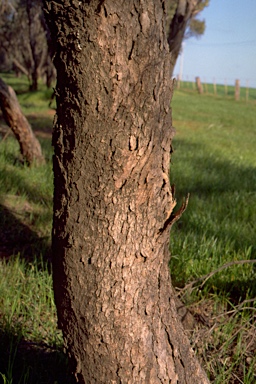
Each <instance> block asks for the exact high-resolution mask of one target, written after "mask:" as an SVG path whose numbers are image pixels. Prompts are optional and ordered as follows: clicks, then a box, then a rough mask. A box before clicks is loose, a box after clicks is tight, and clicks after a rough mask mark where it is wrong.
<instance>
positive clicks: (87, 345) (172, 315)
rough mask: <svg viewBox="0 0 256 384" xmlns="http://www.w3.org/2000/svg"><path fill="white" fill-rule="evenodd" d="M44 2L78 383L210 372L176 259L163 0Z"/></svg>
mask: <svg viewBox="0 0 256 384" xmlns="http://www.w3.org/2000/svg"><path fill="white" fill-rule="evenodd" d="M46 7H47V18H48V22H49V25H50V29H51V32H52V39H53V42H54V44H55V56H54V57H55V59H54V62H55V65H56V68H57V89H56V95H57V96H56V97H57V121H56V124H55V127H54V134H53V144H54V148H55V153H54V159H53V163H54V220H53V279H54V291H55V299H56V305H57V311H58V320H59V326H60V328H61V329H62V331H63V335H64V339H65V342H66V344H67V348H68V351H69V354H70V356H71V358H72V361H73V362H74V370H75V372H76V376H77V378H78V380H79V383H90V384H93V383H97V384H99V383H121V382H123V383H154V384H157V383H164V382H166V383H167V382H168V383H169V382H171V383H177V382H179V383H191V384H192V383H193V384H194V383H200V384H203V383H208V380H207V378H206V376H205V374H204V372H203V370H202V369H201V367H200V365H199V363H198V361H197V359H196V358H195V356H194V353H193V351H192V350H191V348H190V344H189V341H188V339H187V338H186V336H185V334H184V331H183V329H182V326H181V324H180V322H179V320H178V317H177V311H176V306H175V301H174V292H173V290H172V288H171V282H170V271H169V268H168V260H169V251H168V243H169V228H170V226H171V224H172V223H173V222H174V221H175V219H176V218H177V216H179V214H180V213H177V214H174V213H173V209H174V206H175V199H174V194H173V189H172V188H171V186H170V183H169V166H170V152H171V139H172V136H173V128H172V125H171V111H170V98H171V87H172V84H171V78H170V60H169V50H168V45H167V40H166V36H165V27H164V23H165V19H164V9H163V8H164V3H163V2H162V1H161V0H147V1H143V0H141V1H137V0H131V1H120V0H114V1H113V0H103V1H102V0H94V1H89V2H81V1H78V0H72V1H69V0H65V1H64V0H60V1H58V3H56V2H55V1H46ZM182 209H184V207H183V208H182ZM182 209H181V210H182Z"/></svg>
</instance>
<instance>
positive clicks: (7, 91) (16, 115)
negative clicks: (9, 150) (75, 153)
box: [0, 79, 44, 164]
mask: <svg viewBox="0 0 256 384" xmlns="http://www.w3.org/2000/svg"><path fill="white" fill-rule="evenodd" d="M0 107H1V109H2V112H3V116H4V119H5V121H6V123H7V124H8V125H9V127H10V128H11V129H12V131H13V133H14V135H15V137H16V138H17V140H18V142H19V144H20V151H21V154H22V156H23V157H24V160H25V161H26V162H27V163H28V164H32V163H35V162H36V163H42V162H44V157H43V155H42V151H41V146H40V143H39V141H38V140H37V138H36V137H35V135H34V133H33V131H32V129H31V126H30V124H29V122H28V121H27V119H26V117H25V116H24V115H23V113H22V111H21V108H20V105H19V102H18V99H17V97H16V94H15V92H14V90H13V89H12V88H11V87H10V86H8V85H7V84H6V83H5V82H4V81H3V80H2V79H0Z"/></svg>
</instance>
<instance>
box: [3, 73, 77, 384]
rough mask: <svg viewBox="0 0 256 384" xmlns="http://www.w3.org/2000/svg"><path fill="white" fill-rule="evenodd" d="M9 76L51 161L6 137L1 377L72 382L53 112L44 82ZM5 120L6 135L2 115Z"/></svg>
mask: <svg viewBox="0 0 256 384" xmlns="http://www.w3.org/2000/svg"><path fill="white" fill-rule="evenodd" d="M4 79H5V81H7V82H8V83H9V84H11V85H12V86H13V87H14V89H15V90H17V91H18V98H19V101H20V104H21V107H22V109H23V112H24V113H25V114H26V116H27V118H28V120H29V122H30V124H31V125H32V127H33V129H34V130H35V132H36V134H37V136H38V138H39V140H40V143H41V146H42V148H43V152H44V155H45V157H46V164H44V165H41V166H38V167H34V168H33V167H31V168H30V167H28V166H26V165H22V164H21V163H20V161H19V145H18V143H17V141H16V140H15V139H14V138H13V137H12V136H11V135H10V136H8V137H7V138H6V139H5V140H4V141H0V274H1V279H0V383H6V384H20V383H22V384H37V383H38V384H42V383H45V384H53V383H55V384H71V383H73V382H74V380H73V378H72V377H71V376H70V374H69V372H68V364H67V359H66V357H65V355H64V352H63V349H64V347H63V340H62V335H61V333H60V331H59V330H58V329H57V317H56V308H55V304H54V298H53V289H52V274H51V251H50V243H51V227H52V224H51V223H52V196H53V175H52V163H51V157H52V152H53V151H52V147H51V131H52V117H53V113H52V111H51V110H50V109H49V108H48V102H49V100H48V99H47V97H46V93H47V90H46V89H45V88H44V87H42V86H41V87H40V90H39V91H38V92H33V93H31V92H28V84H27V83H26V81H25V80H24V78H21V79H18V81H17V79H16V78H14V77H13V76H8V75H6V76H4ZM28 102H29V104H30V105H29V106H28ZM0 126H1V133H2V136H4V134H5V132H6V130H7V127H6V126H5V124H4V121H3V120H2V119H1V120H0Z"/></svg>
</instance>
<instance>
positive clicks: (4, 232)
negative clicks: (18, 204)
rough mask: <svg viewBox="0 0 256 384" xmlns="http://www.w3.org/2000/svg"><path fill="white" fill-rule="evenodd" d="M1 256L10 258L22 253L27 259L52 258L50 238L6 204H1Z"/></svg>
mask: <svg viewBox="0 0 256 384" xmlns="http://www.w3.org/2000/svg"><path fill="white" fill-rule="evenodd" d="M0 244H1V246H0V257H1V258H5V259H8V258H9V257H10V256H12V255H15V254H20V257H21V258H25V259H26V261H34V260H38V262H39V263H40V262H41V260H42V257H43V259H44V261H50V260H51V247H50V244H49V239H48V238H40V237H39V236H38V234H37V233H36V232H35V231H33V230H32V229H31V228H29V226H28V225H25V224H24V223H23V222H22V221H20V220H19V219H17V217H16V216H15V215H14V214H13V213H12V212H11V211H10V210H9V209H7V208H6V207H5V206H3V205H2V204H0Z"/></svg>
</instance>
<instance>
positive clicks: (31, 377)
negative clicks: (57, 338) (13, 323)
mask: <svg viewBox="0 0 256 384" xmlns="http://www.w3.org/2000/svg"><path fill="white" fill-rule="evenodd" d="M0 356H1V358H0V372H1V374H2V375H4V377H5V379H4V378H2V380H3V383H5V382H6V383H8V384H9V383H12V384H20V383H23V384H75V379H74V377H72V376H71V374H70V372H69V369H68V362H67V358H66V356H65V354H64V353H63V352H62V351H61V350H60V349H58V348H54V347H49V346H47V345H44V344H40V343H32V342H29V341H25V340H24V339H23V338H22V337H21V335H15V334H13V333H11V332H10V330H4V329H0ZM4 380H5V381H4ZM0 382H1V377H0Z"/></svg>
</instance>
